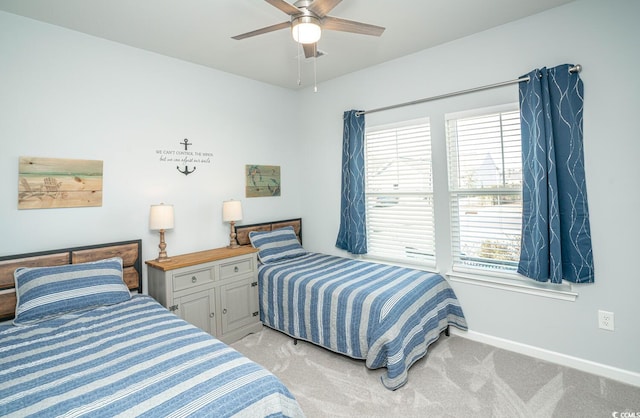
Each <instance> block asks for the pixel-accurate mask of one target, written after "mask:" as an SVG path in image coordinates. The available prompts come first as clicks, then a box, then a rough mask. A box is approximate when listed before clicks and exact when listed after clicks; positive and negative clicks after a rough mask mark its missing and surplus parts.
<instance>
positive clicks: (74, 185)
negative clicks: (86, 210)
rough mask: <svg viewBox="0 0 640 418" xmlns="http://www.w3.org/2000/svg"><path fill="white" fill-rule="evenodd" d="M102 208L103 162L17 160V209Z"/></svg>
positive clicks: (35, 158)
mask: <svg viewBox="0 0 640 418" xmlns="http://www.w3.org/2000/svg"><path fill="white" fill-rule="evenodd" d="M87 206H102V161H100V160H70V159H60V158H38V157H20V161H19V164H18V209H44V208H72V207H87Z"/></svg>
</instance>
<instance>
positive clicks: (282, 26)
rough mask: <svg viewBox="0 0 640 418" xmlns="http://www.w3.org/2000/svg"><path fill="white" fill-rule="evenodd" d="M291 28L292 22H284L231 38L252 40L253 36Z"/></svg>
mask: <svg viewBox="0 0 640 418" xmlns="http://www.w3.org/2000/svg"><path fill="white" fill-rule="evenodd" d="M290 27H291V22H282V23H278V24H277V25H271V26H267V27H265V28H262V29H256V30H252V31H251V32H247V33H243V34H241V35H236V36H232V37H231V38H233V39H236V40H238V41H239V40H241V39H245V38H251V37H252V36H256V35H262V34H263V33H269V32H273V31H276V30H280V29H285V28H290Z"/></svg>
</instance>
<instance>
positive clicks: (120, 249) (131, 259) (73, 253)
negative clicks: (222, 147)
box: [0, 239, 142, 321]
mask: <svg viewBox="0 0 640 418" xmlns="http://www.w3.org/2000/svg"><path fill="white" fill-rule="evenodd" d="M141 250H142V240H139V239H138V240H132V241H121V242H112V243H109V244H98V245H89V246H84V247H75V248H64V249H61V250H50V251H41V252H37V253H28V254H18V255H9V256H3V257H0V321H3V320H7V319H12V318H13V317H14V315H15V310H16V291H15V282H14V279H13V272H14V271H15V270H16V269H17V268H18V267H45V266H62V265H65V264H78V263H86V262H89V261H97V260H103V259H105V258H111V257H120V258H122V265H123V268H124V269H123V278H124V281H125V283H126V284H127V286H128V287H129V289H130V290H137V291H138V293H142V251H141Z"/></svg>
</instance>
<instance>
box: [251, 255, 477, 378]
mask: <svg viewBox="0 0 640 418" xmlns="http://www.w3.org/2000/svg"><path fill="white" fill-rule="evenodd" d="M259 286H260V308H261V312H260V315H261V320H262V322H263V323H264V324H265V325H267V326H269V327H271V328H274V329H277V330H279V331H282V332H284V333H286V334H288V335H290V336H292V337H295V338H299V339H303V340H306V341H310V342H313V343H315V344H318V345H320V346H323V347H325V348H328V349H330V350H333V351H336V352H338V353H342V354H345V355H347V356H349V357H352V358H356V359H364V360H366V366H367V367H369V368H370V369H376V368H379V367H386V368H387V373H386V374H385V375H383V376H382V383H383V384H384V385H385V387H387V388H388V389H392V390H395V389H397V388H399V387H401V386H402V385H404V384H405V383H406V382H407V379H408V375H407V372H408V370H409V368H410V367H411V365H412V364H413V363H414V362H415V361H416V360H418V359H420V358H422V357H423V356H424V355H425V354H426V353H427V347H428V346H429V345H430V344H431V343H432V342H434V341H435V340H437V339H438V337H439V335H440V332H441V331H443V330H444V329H446V328H447V326H448V325H453V326H456V327H458V328H460V329H463V330H466V329H467V323H466V320H465V318H464V315H463V313H462V309H461V307H460V304H459V302H458V299H457V298H456V296H455V294H454V292H453V289H451V287H450V286H449V284H448V282H447V281H446V280H445V279H444V278H443V277H442V276H440V275H438V274H433V273H428V272H424V271H420V270H414V269H408V268H402V267H397V266H389V265H384V264H376V263H370V262H366V261H360V260H352V259H347V258H342V257H336V256H330V255H326V254H318V253H309V254H308V255H305V256H302V257H297V258H294V259H291V260H287V261H283V262H278V263H272V264H264V265H262V266H261V267H260V271H259Z"/></svg>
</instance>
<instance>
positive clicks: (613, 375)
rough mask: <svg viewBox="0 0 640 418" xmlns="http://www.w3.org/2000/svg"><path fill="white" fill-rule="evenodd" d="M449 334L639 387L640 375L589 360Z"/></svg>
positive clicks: (472, 335) (474, 335)
mask: <svg viewBox="0 0 640 418" xmlns="http://www.w3.org/2000/svg"><path fill="white" fill-rule="evenodd" d="M450 330H451V334H453V335H457V336H459V337H462V338H468V339H470V340H473V341H478V342H481V343H484V344H489V345H492V346H494V347H498V348H503V349H505V350H509V351H513V352H516V353H519V354H524V355H527V356H530V357H534V358H537V359H540V360H545V361H548V362H551V363H556V364H560V365H562V366H566V367H571V368H574V369H577V370H580V371H583V372H586V373H592V374H595V375H598V376H602V377H606V378H608V379H613V380H617V381H619V382H623V383H626V384H628V385H633V386H638V387H640V373H635V372H631V371H628V370H624V369H619V368H617V367H612V366H607V365H605V364H601V363H596V362H594V361H590V360H584V359H581V358H578V357H573V356H568V355H566V354H561V353H557V352H555V351H550V350H545V349H543V348H539V347H534V346H532V345H527V344H521V343H518V342H515V341H511V340H506V339H504V338H498V337H494V336H491V335H487V334H482V333H479V332H474V331H460V330H459V329H457V328H455V327H450Z"/></svg>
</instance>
